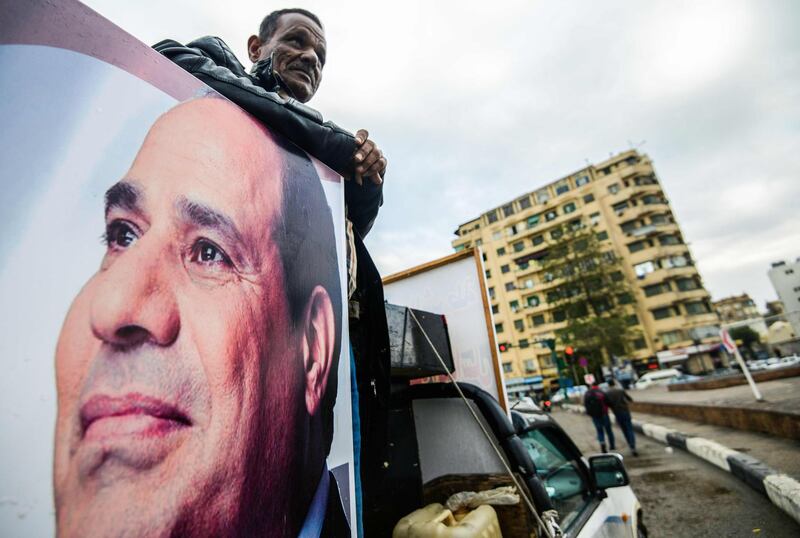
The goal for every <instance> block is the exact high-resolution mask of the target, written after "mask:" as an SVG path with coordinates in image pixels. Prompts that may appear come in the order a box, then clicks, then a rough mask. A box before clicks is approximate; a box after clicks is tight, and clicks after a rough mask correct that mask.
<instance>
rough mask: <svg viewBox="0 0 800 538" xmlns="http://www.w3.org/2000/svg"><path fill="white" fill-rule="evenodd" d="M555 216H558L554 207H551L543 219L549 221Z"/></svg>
mask: <svg viewBox="0 0 800 538" xmlns="http://www.w3.org/2000/svg"><path fill="white" fill-rule="evenodd" d="M557 216H558V211H556V210H555V209H551V210H550V211H548V212H547V213H545V214H544V220H546V221H548V222H549V221H551V220H553V219H555V218H556V217H557Z"/></svg>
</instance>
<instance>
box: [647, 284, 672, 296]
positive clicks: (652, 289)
mask: <svg viewBox="0 0 800 538" xmlns="http://www.w3.org/2000/svg"><path fill="white" fill-rule="evenodd" d="M642 289H643V290H644V295H645V297H652V296H654V295H659V294H661V293H665V292H668V291H670V287H669V283H667V282H660V283H658V284H652V285H650V286H645V287H644V288H642Z"/></svg>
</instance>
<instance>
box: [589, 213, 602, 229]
mask: <svg viewBox="0 0 800 538" xmlns="http://www.w3.org/2000/svg"><path fill="white" fill-rule="evenodd" d="M589 222H591V223H592V226H597V224H598V223H599V222H600V213H592V214H591V215H589Z"/></svg>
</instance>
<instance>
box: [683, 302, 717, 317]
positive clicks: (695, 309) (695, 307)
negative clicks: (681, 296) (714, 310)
mask: <svg viewBox="0 0 800 538" xmlns="http://www.w3.org/2000/svg"><path fill="white" fill-rule="evenodd" d="M683 307H684V308H685V309H686V313H687V314H688V315H690V316H696V315H698V314H708V313H709V312H711V309H710V308H709V307H708V305H707V304H706V303H704V302H703V301H697V302H696V303H686V304H685V305H683Z"/></svg>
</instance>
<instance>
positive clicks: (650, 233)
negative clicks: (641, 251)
mask: <svg viewBox="0 0 800 538" xmlns="http://www.w3.org/2000/svg"><path fill="white" fill-rule="evenodd" d="M678 231H679V230H678V225H677V224H675V223H674V222H667V223H664V224H647V225H645V226H640V227H639V228H636V229H635V230H632V231H630V232H623V233H625V243H626V244H627V243H633V242H634V241H638V240H640V239H645V238H647V237H655V236H657V235H659V234H662V233H678Z"/></svg>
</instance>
